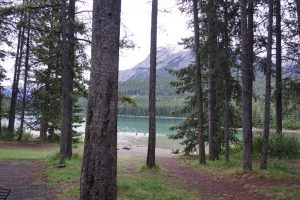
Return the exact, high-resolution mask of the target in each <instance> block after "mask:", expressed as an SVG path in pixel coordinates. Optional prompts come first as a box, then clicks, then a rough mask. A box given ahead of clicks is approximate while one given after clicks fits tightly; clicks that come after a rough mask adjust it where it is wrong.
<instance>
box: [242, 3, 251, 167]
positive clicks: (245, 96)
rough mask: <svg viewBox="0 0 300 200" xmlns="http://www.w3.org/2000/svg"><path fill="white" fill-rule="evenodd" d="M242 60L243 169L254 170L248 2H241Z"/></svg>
mask: <svg viewBox="0 0 300 200" xmlns="http://www.w3.org/2000/svg"><path fill="white" fill-rule="evenodd" d="M240 7H241V58H242V111H243V113H242V121H243V143H244V145H243V155H244V160H243V168H244V170H245V171H250V170H252V117H251V116H252V73H253V69H252V67H251V64H250V58H251V52H250V51H249V35H248V31H249V30H248V17H247V7H248V1H247V0H241V1H240Z"/></svg>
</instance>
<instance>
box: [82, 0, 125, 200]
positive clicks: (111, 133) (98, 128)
mask: <svg viewBox="0 0 300 200" xmlns="http://www.w3.org/2000/svg"><path fill="white" fill-rule="evenodd" d="M120 13H121V1H120V0H94V4H93V28H92V59H91V66H92V70H91V79H90V85H89V92H88V111H87V119H86V132H85V146H84V155H83V164H82V172H81V181H80V199H81V200H90V199H97V200H116V199H117V195H116V193H117V180H116V175H117V102H118V70H119V37H120Z"/></svg>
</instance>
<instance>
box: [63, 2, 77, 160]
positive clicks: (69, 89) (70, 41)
mask: <svg viewBox="0 0 300 200" xmlns="http://www.w3.org/2000/svg"><path fill="white" fill-rule="evenodd" d="M75 4H76V1H75V0H70V2H69V5H68V9H67V5H66V1H65V0H64V1H63V4H62V10H63V12H62V13H63V16H62V37H63V44H62V47H63V52H62V61H61V62H62V68H63V69H62V77H61V79H62V115H61V125H62V126H61V140H60V143H61V146H60V154H61V155H60V157H61V161H60V162H61V163H64V158H71V157H72V116H73V102H72V100H73V99H72V93H73V76H74V72H73V71H74V64H75V30H74V24H75Z"/></svg>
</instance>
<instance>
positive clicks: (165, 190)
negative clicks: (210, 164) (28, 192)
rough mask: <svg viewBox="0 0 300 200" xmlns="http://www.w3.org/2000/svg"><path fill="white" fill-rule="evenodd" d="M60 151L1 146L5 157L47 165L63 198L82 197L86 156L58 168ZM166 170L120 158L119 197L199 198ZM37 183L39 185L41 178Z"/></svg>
mask: <svg viewBox="0 0 300 200" xmlns="http://www.w3.org/2000/svg"><path fill="white" fill-rule="evenodd" d="M56 152H57V150H53V149H52V148H51V149H47V148H45V149H40V150H35V149H22V148H1V150H0V162H1V160H38V161H40V162H45V163H46V164H47V166H48V167H47V170H46V172H45V175H46V176H47V180H48V185H49V186H50V187H51V188H53V189H54V190H55V192H56V194H57V196H58V198H59V199H78V197H79V193H80V190H79V181H80V170H81V162H82V156H81V155H79V154H75V155H74V156H73V158H72V159H71V160H66V168H62V169H59V168H57V164H58V154H57V153H56ZM164 173H165V171H164V170H163V169H156V170H149V169H147V168H145V167H142V162H141V160H139V159H136V158H134V157H131V156H119V157H118V199H122V200H127V199H130V200H194V199H195V200H196V199H198V198H196V194H194V193H191V192H188V191H186V190H184V189H182V188H180V187H179V186H174V184H173V183H172V184H170V183H168V182H167V181H166V180H165V179H164V178H163V174H164ZM36 181H37V184H38V180H36Z"/></svg>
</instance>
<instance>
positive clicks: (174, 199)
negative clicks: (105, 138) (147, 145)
mask: <svg viewBox="0 0 300 200" xmlns="http://www.w3.org/2000/svg"><path fill="white" fill-rule="evenodd" d="M120 167H122V166H120ZM162 173H164V171H163V170H161V169H160V167H159V166H156V167H155V168H152V169H150V168H148V167H146V166H142V167H137V168H136V169H134V174H135V175H132V174H129V173H127V172H126V171H125V170H119V173H118V190H119V192H118V199H122V200H127V199H132V200H196V199H199V197H198V196H196V194H195V193H193V192H187V191H186V190H184V189H182V188H180V187H179V186H178V185H177V186H176V184H174V183H173V184H172V183H168V182H167V181H166V180H164V179H163V178H162V177H163V174H162Z"/></svg>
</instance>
